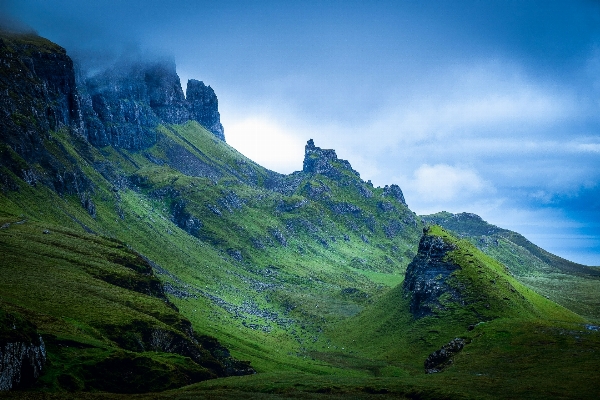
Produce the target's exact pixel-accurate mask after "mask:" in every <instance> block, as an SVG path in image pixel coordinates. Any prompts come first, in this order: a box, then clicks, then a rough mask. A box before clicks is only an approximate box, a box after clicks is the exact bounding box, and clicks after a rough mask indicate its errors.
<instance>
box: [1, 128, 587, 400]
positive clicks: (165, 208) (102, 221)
mask: <svg viewBox="0 0 600 400" xmlns="http://www.w3.org/2000/svg"><path fill="white" fill-rule="evenodd" d="M52 140H53V141H54V142H53V143H52V145H51V146H50V145H48V146H49V148H51V150H52V149H54V150H52V151H58V150H57V149H59V150H60V149H64V151H62V150H61V152H62V153H63V155H62V156H61V157H63V158H62V162H63V163H64V164H65V165H70V166H72V167H74V166H80V170H81V171H82V173H83V174H84V175H85V176H86V177H87V178H88V179H89V180H90V182H91V187H93V190H91V191H90V196H91V198H92V200H93V202H94V204H95V207H96V215H95V216H92V215H90V214H89V213H88V212H87V211H86V210H85V209H84V208H83V207H82V206H81V201H80V199H79V197H78V195H77V193H65V194H63V195H62V196H59V195H58V194H57V193H55V192H53V191H51V190H49V189H47V188H46V187H44V186H42V185H38V186H37V187H33V186H30V185H27V184H25V183H24V182H22V181H19V180H18V179H17V178H15V179H17V182H19V188H18V190H13V191H4V192H2V193H0V226H1V225H3V224H5V223H8V224H10V225H9V226H8V228H5V229H0V238H1V240H2V242H1V243H2V246H3V248H2V250H3V251H2V256H1V258H0V260H1V264H0V274H1V276H2V279H1V280H0V293H2V302H1V307H0V308H2V309H5V310H7V311H10V312H17V313H20V314H21V315H24V316H25V317H26V318H27V319H29V320H31V321H32V322H34V323H35V324H36V325H37V327H38V329H39V331H40V332H41V333H42V335H45V337H47V338H49V339H50V340H49V342H48V343H49V351H50V354H51V361H52V364H51V367H49V369H48V371H47V372H46V374H45V375H44V378H42V380H41V384H40V385H41V386H40V387H41V388H43V389H44V390H50V391H53V390H67V389H68V388H71V389H73V390H80V389H83V388H87V387H91V386H89V385H92V383H90V382H91V378H89V376H88V377H87V378H86V376H87V375H86V374H88V373H89V371H91V370H93V368H94V367H93V366H94V365H99V364H101V363H102V362H106V363H108V364H110V362H109V361H106V360H113V362H116V361H114V360H121V361H119V362H123V363H132V364H134V365H139V366H140V368H142V369H143V368H149V369H150V370H152V371H154V372H155V373H156V374H157V375H156V376H165V375H168V376H172V380H171V381H166V383H165V384H164V385H163V386H162V387H161V388H162V389H165V388H167V387H174V386H177V385H182V384H183V383H182V382H183V381H184V380H185V379H188V378H189V377H190V376H192V375H193V374H194V373H200V372H201V371H200V372H199V371H196V370H195V369H194V368H196V367H194V365H192V364H189V362H188V361H186V360H185V359H184V358H183V357H180V356H177V355H172V354H167V353H161V352H158V353H155V352H144V353H136V352H133V351H131V350H128V349H127V348H126V346H125V347H123V346H124V345H123V343H118V337H120V336H123V335H122V333H123V331H124V329H126V328H127V327H129V326H130V325H131V322H132V321H142V322H144V323H146V324H149V325H151V326H154V327H161V328H162V329H175V328H173V326H174V324H175V325H177V324H178V322H177V321H181V320H182V319H187V320H189V321H190V322H191V324H192V326H193V328H194V330H195V331H196V332H198V333H199V334H206V335H211V336H214V337H217V338H218V339H219V341H220V342H221V343H223V344H224V345H225V346H226V347H227V348H228V349H229V350H230V351H231V353H232V355H233V356H235V357H237V358H238V359H242V360H250V361H251V362H252V366H253V367H254V368H255V369H256V370H257V371H258V372H259V373H258V374H257V375H255V376H252V377H243V378H233V377H232V378H227V379H218V380H213V381H210V382H205V383H202V384H197V385H194V386H191V387H186V388H185V389H182V390H178V391H175V392H165V393H164V394H151V395H143V396H139V397H141V398H161V397H165V396H169V397H172V398H192V397H194V396H206V397H209V396H210V397H214V398H219V396H221V397H223V398H226V397H228V396H231V397H250V398H252V397H258V396H267V397H272V398H281V397H309V398H310V397H315V398H320V397H322V396H324V395H326V394H327V395H331V396H339V397H342V396H352V397H356V398H361V397H364V398H370V397H372V396H386V395H387V396H396V397H400V398H401V397H402V396H405V397H407V398H416V397H418V398H469V397H473V398H486V397H494V396H490V395H489V394H488V390H492V389H493V390H494V391H496V390H504V391H505V392H506V393H507V397H509V394H510V393H516V394H519V396H520V395H524V394H531V393H530V392H531V390H533V389H531V390H530V392H527V390H528V389H527V388H526V384H525V383H523V384H521V383H515V382H514V381H515V380H517V378H518V377H519V376H527V377H528V379H529V377H531V382H532V383H531V385H532V387H535V388H536V390H539V386H540V385H541V384H542V383H544V380H543V373H544V371H545V370H548V371H550V370H551V369H552V371H554V370H553V369H558V368H559V365H560V363H559V361H560V359H561V358H568V362H566V363H565V365H566V366H567V367H568V370H567V372H566V373H567V375H568V374H574V373H575V372H576V371H577V364H576V363H575V361H572V360H571V358H569V357H572V358H573V360H575V359H576V357H581V358H579V359H580V360H582V362H583V364H582V368H581V370H580V372H581V374H582V375H581V376H582V377H581V378H577V379H573V380H572V383H554V382H553V381H551V380H549V381H548V382H546V383H547V390H546V389H544V390H542V391H541V392H540V393H542V394H546V395H548V394H552V393H554V392H552V391H556V393H558V394H560V395H562V394H565V393H569V392H568V391H569V390H575V391H576V392H577V393H581V395H582V396H583V397H585V396H587V395H589V394H590V393H591V390H588V389H587V388H585V389H577V388H576V387H575V386H574V385H575V384H579V383H580V382H582V381H583V380H585V377H586V376H590V375H589V374H591V373H592V367H593V366H594V365H596V366H597V362H595V361H594V356H595V355H596V354H595V352H596V348H597V347H596V346H597V342H598V337H597V334H596V333H594V332H593V331H589V332H588V331H586V330H585V328H582V327H583V324H584V320H583V319H582V318H580V317H578V316H576V315H574V314H573V313H571V312H569V311H568V310H566V309H565V308H562V307H559V306H557V305H555V304H554V303H552V302H550V301H548V300H547V299H546V298H544V297H543V296H540V295H537V294H536V293H535V292H534V291H532V290H530V289H529V288H528V287H526V286H525V285H524V284H523V283H522V282H523V281H518V280H517V279H515V278H514V277H513V276H511V274H510V273H509V271H507V270H506V268H505V267H504V266H503V265H501V264H500V263H498V262H497V261H495V260H494V259H492V258H491V257H488V256H485V255H483V254H481V253H480V252H479V250H477V249H476V248H475V247H474V246H473V245H472V244H471V243H469V242H467V241H464V240H463V241H459V240H458V239H456V238H453V237H452V236H451V235H450V234H448V233H447V232H444V231H442V230H439V229H438V228H434V229H433V231H432V232H433V233H432V234H436V235H440V236H442V237H444V240H448V241H454V242H456V243H457V244H458V245H459V246H458V250H457V251H455V252H454V253H453V254H452V255H451V257H452V259H453V260H454V261H455V262H457V263H458V264H460V265H461V266H463V267H464V268H463V269H461V270H460V272H459V273H457V274H456V275H455V276H454V277H453V279H454V281H453V284H454V285H456V286H457V287H461V288H467V289H465V290H466V291H465V296H466V298H467V299H469V302H470V304H472V307H473V308H474V309H475V312H473V310H472V309H469V310H463V309H461V308H460V307H456V305H453V304H451V303H447V304H446V305H447V308H448V312H447V313H446V314H443V313H442V314H439V315H435V316H431V317H426V318H424V319H422V320H419V321H415V320H413V318H412V316H411V315H410V313H409V312H408V299H407V298H406V296H405V295H404V293H403V291H402V289H401V283H402V282H403V279H404V272H405V270H406V267H407V265H408V263H409V262H410V260H411V259H412V257H413V256H414V254H415V252H416V249H417V243H418V239H419V237H420V235H421V230H422V225H421V223H420V221H419V219H418V218H416V216H415V215H414V213H412V212H411V211H410V210H409V209H408V208H407V207H406V206H404V205H403V204H400V203H399V202H397V201H395V200H392V199H390V198H384V197H383V189H382V188H373V187H367V186H366V184H365V183H364V182H362V181H361V180H360V179H359V178H358V177H357V176H356V175H354V174H352V173H350V172H349V171H347V170H345V169H343V168H342V167H343V166H341V167H340V168H342V169H343V171H342V173H341V174H340V178H339V179H338V180H335V179H331V178H330V177H327V176H323V175H314V176H310V175H301V174H296V175H292V176H287V177H282V176H278V175H274V173H272V172H270V171H268V170H266V169H264V168H262V167H260V166H258V165H256V164H255V163H253V162H251V161H250V160H248V159H246V158H245V157H243V156H242V155H240V154H239V153H237V152H236V151H235V150H233V149H232V148H230V147H229V146H227V145H226V144H225V143H223V142H222V141H219V140H216V139H214V137H213V135H212V134H211V133H209V132H207V131H206V130H204V129H203V128H201V127H200V126H199V125H197V124H196V123H188V124H186V125H182V126H163V127H161V128H160V129H159V140H158V142H157V144H156V145H155V146H153V147H152V148H150V149H147V150H144V151H140V152H131V151H124V150H116V149H114V148H110V147H106V148H102V149H95V148H91V147H86V146H83V145H82V144H81V143H80V142H79V141H78V140H77V139H76V138H74V137H72V136H71V135H69V134H68V133H67V132H56V133H54V134H53V135H52ZM182 149H183V150H182ZM145 153H150V154H152V156H153V157H155V158H156V159H160V160H162V165H158V164H156V163H153V162H151V161H150V160H149V158H148V157H147V156H146V155H145ZM177 154H179V155H181V154H185V155H186V157H187V155H189V154H191V155H193V156H194V157H196V158H197V159H198V160H201V162H202V163H204V164H203V165H205V166H208V167H206V168H208V169H198V171H199V172H198V173H197V174H192V173H189V174H187V175H186V174H183V173H182V172H181V171H180V170H179V169H181V168H182V166H181V165H182V164H181V162H180V161H181V160H178V159H177ZM99 165H104V167H103V168H99V167H98V166H99ZM203 168H204V167H203ZM344 168H345V167H344ZM203 171H204V172H203ZM207 171H208V172H207ZM101 172H102V173H101ZM273 179H275V180H277V179H279V180H280V182H283V183H281V186H282V188H281V190H279V189H278V190H272V188H269V187H267V186H268V185H270V184H271V183H269V182H271V181H272V180H273ZM361 185H363V186H364V187H363V191H361V190H360V187H361ZM323 187H326V188H327V190H325V191H324V192H323V193H325V195H323V197H315V195H314V193H313V192H311V190H312V189H311V188H323ZM364 188H367V189H368V190H369V191H370V192H371V197H368V196H365V195H364V193H365V192H364ZM276 189H277V188H276ZM383 202H387V203H389V204H383ZM348 205H352V206H353V207H355V208H349V206H348ZM390 205H391V206H392V208H391V209H390ZM175 207H179V209H180V211H181V213H182V215H185V219H189V218H192V217H193V218H196V219H197V220H198V221H201V227H200V228H199V229H197V230H196V231H194V232H192V234H190V233H188V232H187V231H186V230H185V229H182V226H179V225H178V224H177V223H176V222H177V221H176V218H174V210H175ZM357 209H358V211H357ZM215 210H216V211H215ZM349 210H350V211H349ZM352 210H354V211H352ZM217 211H218V212H217ZM20 221H25V222H24V223H22V224H15V223H16V222H20ZM394 224H396V225H394ZM180 225H181V224H180ZM398 227H399V228H398ZM183 228H185V227H183ZM44 230H49V231H50V233H49V234H44V233H43V231H44ZM91 232H93V233H91ZM138 254H142V255H143V256H144V258H143V259H142V260H143V262H142V261H140V260H139V259H138V258H137V257H138ZM145 260H149V262H150V263H149V264H148V265H151V268H152V269H153V271H154V272H153V273H154V275H152V276H149V274H148V273H147V270H144V269H143V268H142V266H143V265H146V264H145V263H148V261H145ZM128 263H130V264H132V265H137V266H138V267H139V268H141V269H139V268H138V269H136V268H130V267H127V264H128ZM478 267H481V268H478ZM144 271H146V272H144ZM154 276H155V277H157V278H158V279H160V281H161V282H162V284H164V285H165V287H166V288H167V297H168V300H169V301H170V302H172V303H173V304H174V305H175V306H176V307H177V308H178V309H179V310H180V314H177V313H176V312H175V311H174V310H173V308H172V307H170V306H169V305H168V303H166V302H165V301H164V299H160V298H158V297H156V296H149V295H147V294H145V293H143V292H144V288H146V289H147V288H151V287H153V286H152V285H153V284H154V283H153V282H155V281H154V279H155V278H154ZM544 276H545V275H544ZM491 281H494V282H493V283H492V282H491ZM32 288H35V290H32ZM592 288H593V285H591V284H590V286H589V287H588V288H586V290H592ZM511 289H512V290H511ZM513 290H514V292H513ZM554 290H556V291H560V290H559V288H556V289H554ZM140 291H141V292H142V293H140ZM544 294H545V293H544ZM484 297H485V298H484ZM505 298H507V299H508V300H505ZM576 298H577V297H574V298H573V299H576ZM567 303H568V302H565V304H567ZM574 303H575V300H573V301H571V303H568V304H567V305H569V304H571V305H572V304H574ZM486 304H489V305H490V308H489V309H488V308H486V307H485V305H486ZM582 309H583V308H582ZM482 320H484V321H486V322H485V323H484V324H481V325H478V326H477V327H476V328H475V329H474V330H472V331H468V330H467V327H468V326H469V325H471V324H476V323H478V322H480V321H482ZM115 327H117V328H115ZM561 329H563V330H564V332H567V331H568V332H571V331H573V332H580V331H581V332H584V333H586V335H584V336H581V335H580V337H585V340H583V339H582V340H581V341H577V340H576V339H573V340H571V339H568V340H566V341H564V340H562V339H561V337H563V336H564V335H563V334H561V332H563V331H561ZM582 329H583V330H582ZM175 330H177V329H175ZM503 331H507V332H508V333H509V335H508V336H507V337H504V336H503V335H504V334H503V333H501V332H503ZM115 332H118V334H117V333H115ZM499 332H500V333H499ZM456 336H460V337H464V338H466V339H468V340H470V341H471V344H469V345H468V346H467V349H469V350H464V351H463V352H462V353H460V354H459V356H457V357H456V359H455V364H454V366H453V367H451V368H450V369H448V370H447V371H445V372H444V373H442V374H438V375H435V376H432V375H425V374H424V373H423V361H424V359H425V358H426V357H427V356H428V355H429V354H430V353H431V352H432V351H434V350H437V349H439V348H440V347H441V346H442V345H443V344H445V343H447V342H448V341H449V340H451V339H452V338H454V337H456ZM569 337H570V336H569ZM573 337H574V336H573ZM538 341H539V342H543V343H546V342H549V343H550V345H548V346H546V347H545V348H544V349H542V348H537V347H535V346H533V345H534V344H535V343H537V342H538ZM64 343H77V345H76V346H69V347H68V348H67V347H65V346H64V345H62V344H64ZM512 343H514V344H512ZM511 346H512V347H511ZM524 349H527V351H526V352H525V355H521V356H519V354H520V352H523V351H524ZM531 349H533V350H531ZM585 351H588V353H585V354H584V352H585ZM561 352H563V353H561ZM467 353H469V354H468V355H469V357H467ZM580 353H581V354H580ZM561 354H562V356H561ZM573 354H577V356H573ZM488 355H489V356H490V357H491V358H490V360H495V361H493V362H492V361H489V362H488V361H487V359H486V357H488ZM139 357H142V358H141V359H140V358H139ZM510 357H515V359H516V360H521V358H519V357H522V358H523V362H522V365H524V366H525V367H524V368H525V369H524V370H519V371H520V372H519V373H516V372H515V373H513V371H512V369H509V368H507V367H506V364H505V363H504V364H503V363H502V360H506V359H508V358H510ZM579 359H578V360H579ZM123 360H126V361H123ZM536 360H537V361H536ZM538 361H539V363H541V364H539V365H538V364H536V362H538ZM518 362H521V361H518ZM494 363H495V364H494ZM594 363H596V364H594ZM494 368H496V369H494ZM481 371H483V372H481ZM528 371H531V374H530V375H528V374H529V372H528ZM161 374H162V375H161ZM478 374H481V375H478ZM519 374H520V375H519ZM568 376H570V375H568ZM186 377H188V378H186ZM170 379H171V378H170ZM503 379H506V383H503V382H504V381H503ZM106 380H109V379H108V378H106ZM61 382H62V383H61ZM509 382H512V383H510V385H509ZM139 384H141V383H140V382H137V383H135V382H134V383H133V385H134V386H135V385H139ZM86 385H88V386H86ZM169 385H173V386H169ZM511 385H512V386H514V388H513V389H511ZM92 386H93V385H92ZM94 387H96V388H99V389H102V390H111V388H109V387H101V386H100V385H99V384H96V386H94ZM511 390H512V391H511ZM28 394H29V393H28ZM7 396H10V395H7ZM32 396H34V394H32ZM78 396H80V397H81V398H98V397H103V396H105V395H103V394H80V395H78ZM51 397H52V396H51V395H50V398H51ZM540 397H541V395H540Z"/></svg>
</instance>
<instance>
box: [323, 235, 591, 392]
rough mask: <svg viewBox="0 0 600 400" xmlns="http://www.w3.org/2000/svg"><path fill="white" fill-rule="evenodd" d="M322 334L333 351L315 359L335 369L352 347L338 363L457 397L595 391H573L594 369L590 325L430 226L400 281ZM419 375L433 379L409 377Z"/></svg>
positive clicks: (495, 264)
mask: <svg viewBox="0 0 600 400" xmlns="http://www.w3.org/2000/svg"><path fill="white" fill-rule="evenodd" d="M328 334H329V335H330V337H331V338H332V340H333V341H334V342H335V343H336V345H337V350H335V351H334V350H331V349H329V350H325V351H324V353H323V354H320V355H319V357H321V358H326V357H329V358H330V359H334V360H338V362H340V363H342V362H344V357H343V356H342V354H343V351H340V349H344V348H346V349H347V348H351V349H352V350H353V351H352V352H350V354H347V355H346V357H350V356H351V357H353V358H355V359H365V360H368V359H371V365H374V366H375V365H377V361H379V365H378V366H377V370H378V371H379V373H380V374H383V375H388V374H398V375H399V376H403V373H402V372H401V371H405V372H404V374H406V375H405V376H415V378H414V379H415V380H414V381H413V382H414V383H416V382H423V381H428V382H429V383H430V385H431V386H432V387H435V386H437V385H440V386H443V387H446V388H450V387H452V388H453V391H455V393H463V394H464V395H469V394H470V395H474V396H475V397H480V396H481V397H487V396H488V395H491V396H490V397H492V398H521V397H523V398H548V397H552V396H556V395H558V393H563V394H566V393H580V394H579V395H580V396H581V397H586V396H593V391H594V390H596V389H597V385H592V386H593V387H594V388H592V387H589V388H588V389H586V390H582V386H585V385H588V383H586V378H585V377H586V376H587V377H588V379H589V378H590V377H591V376H592V375H593V374H594V373H595V372H594V368H595V367H594V365H595V364H596V362H595V361H594V359H593V358H594V357H595V356H594V353H595V352H596V351H597V349H598V345H599V344H600V335H599V334H598V330H597V327H595V326H592V325H586V324H585V320H584V319H583V318H581V317H580V316H578V315H576V314H574V313H572V312H571V311H569V310H567V309H565V308H563V307H561V306H559V305H557V304H555V303H553V302H551V301H549V300H547V299H546V298H544V297H543V296H540V295H538V294H537V293H535V292H534V291H532V290H531V289H529V288H527V287H526V286H524V285H523V284H521V283H520V282H518V281H517V280H516V279H515V278H513V277H512V276H511V274H510V273H509V271H508V270H507V269H506V267H504V266H503V265H502V264H500V263H499V262H497V261H495V260H494V259H492V258H490V257H489V256H486V255H485V254H483V253H482V252H481V251H479V250H478V249H476V248H475V247H474V246H473V245H472V244H470V243H469V242H468V241H465V240H459V239H457V238H455V237H453V236H452V235H450V234H449V233H447V232H446V231H444V230H443V229H442V228H440V227H437V226H432V227H430V228H428V229H426V231H425V232H424V235H423V237H422V239H421V241H420V244H419V251H418V254H417V256H416V257H415V258H414V260H413V261H412V262H411V264H410V265H409V266H408V269H407V273H406V279H405V281H404V283H403V284H402V285H399V286H397V287H395V288H394V289H392V290H390V291H389V292H388V293H387V294H385V295H384V296H383V297H382V298H381V299H379V300H377V301H376V302H375V303H374V304H372V305H370V306H369V307H368V308H366V309H365V310H364V311H363V312H362V313H361V314H359V315H358V316H356V317H354V318H352V319H350V320H349V321H346V322H345V323H344V324H340V325H338V326H337V327H336V328H335V329H333V330H332V331H330V332H328ZM592 349H593V350H592ZM588 352H589V353H588ZM340 353H342V354H340ZM583 354H586V355H585V356H583V357H581V356H582V355H583ZM556 370H560V379H558V377H557V374H556V372H555V371H556ZM441 371H443V373H440V372H441ZM423 372H427V373H428V374H434V375H435V377H434V376H432V377H431V378H425V377H422V378H418V376H419V373H420V374H422V373H423ZM467 377H469V378H467ZM477 377H481V378H477ZM407 379H408V378H407ZM553 379H558V382H560V384H557V383H556V382H553ZM467 380H468V382H469V384H468V387H467V386H465V382H466V381H467ZM492 388H494V389H492ZM492 390H493V391H492ZM475 393H479V394H475Z"/></svg>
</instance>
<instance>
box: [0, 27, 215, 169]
mask: <svg viewBox="0 0 600 400" xmlns="http://www.w3.org/2000/svg"><path fill="white" fill-rule="evenodd" d="M0 36H1V37H0V58H1V62H0V115H2V118H1V119H0V128H1V135H2V137H1V139H2V141H3V142H4V143H6V144H8V145H9V146H10V147H11V149H12V150H14V151H15V152H16V153H17V154H19V155H20V156H21V157H23V158H24V159H25V160H26V161H30V162H34V163H35V162H40V161H43V160H44V159H47V158H48V155H47V152H45V151H43V146H42V141H43V140H44V139H45V138H47V135H48V133H49V132H50V131H56V130H58V129H60V128H61V127H68V128H69V129H71V130H72V131H73V132H75V133H77V134H80V135H82V136H83V137H85V138H86V139H88V140H89V142H90V143H91V144H93V145H95V146H106V145H112V146H115V147H119V148H125V149H129V150H140V149H143V148H147V147H149V146H151V145H153V144H154V143H155V142H156V133H155V131H154V130H155V128H156V127H157V126H158V124H159V123H167V124H181V123H184V122H186V121H189V120H194V121H197V122H198V123H200V124H201V125H202V126H204V127H205V128H206V129H208V130H209V131H210V132H212V133H213V134H214V135H215V136H216V137H218V138H219V139H221V140H225V136H224V130H223V126H222V125H221V122H220V114H219V111H218V100H217V96H216V95H215V92H214V91H213V89H212V88H211V87H210V86H206V85H204V83H203V82H201V81H197V80H194V79H191V80H190V81H189V82H188V87H187V96H188V97H187V99H186V97H185V96H184V94H183V90H182V88H181V83H180V80H179V76H178V75H177V73H176V71H175V63H174V62H172V61H168V60H158V61H152V62H139V63H136V64H132V65H127V66H122V65H119V66H116V67H113V68H110V69H108V70H106V71H104V72H101V73H99V74H96V75H94V76H92V77H89V78H79V79H77V80H76V74H75V71H74V67H73V61H72V60H71V58H70V57H69V56H68V55H67V54H66V51H65V49H63V48H62V47H60V46H58V45H56V44H54V43H52V42H50V41H48V40H46V39H43V38H40V37H39V36H36V35H34V34H26V35H23V34H12V33H9V32H2V31H0ZM5 156H6V155H5ZM5 164H10V163H5ZM14 172H15V173H17V175H23V173H22V171H18V168H15V169H14Z"/></svg>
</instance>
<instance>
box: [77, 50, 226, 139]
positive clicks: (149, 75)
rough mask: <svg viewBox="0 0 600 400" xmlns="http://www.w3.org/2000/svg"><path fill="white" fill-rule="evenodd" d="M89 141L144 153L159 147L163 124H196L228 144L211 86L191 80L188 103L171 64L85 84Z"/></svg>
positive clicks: (114, 71) (137, 66) (126, 70)
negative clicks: (158, 129)
mask: <svg viewBox="0 0 600 400" xmlns="http://www.w3.org/2000/svg"><path fill="white" fill-rule="evenodd" d="M82 86H83V87H84V88H85V89H84V90H85V92H86V97H85V99H84V102H85V104H86V106H87V107H85V108H84V115H85V116H86V121H87V123H88V126H92V127H93V129H91V130H88V132H89V133H88V136H89V137H90V138H91V141H92V143H94V144H97V145H107V144H112V145H114V146H117V147H123V148H132V149H135V148H143V147H147V146H149V145H152V144H153V143H154V140H155V139H154V137H153V133H152V130H153V129H154V128H156V126H157V125H158V124H159V123H161V122H162V123H168V124H182V123H184V122H186V121H188V120H195V121H197V122H198V123H200V124H201V125H202V126H204V127H205V128H206V129H208V130H209V131H211V132H212V133H213V134H214V135H215V136H216V137H218V138H219V139H221V140H225V135H224V133H223V126H222V125H221V122H220V115H219V111H218V101H217V96H216V94H215V93H214V91H213V90H212V89H211V88H210V87H206V86H204V84H203V83H201V82H198V81H195V80H190V81H189V82H188V90H187V93H188V98H187V99H186V97H185V96H184V94H183V90H182V87H181V82H180V79H179V76H178V75H177V72H176V70H175V62H174V61H172V60H170V59H159V60H154V61H150V60H148V61H144V62H137V63H135V62H134V63H131V64H125V65H124V66H118V67H116V68H111V69H108V70H106V71H104V72H101V73H98V74H95V75H94V76H92V77H89V78H87V79H85V80H84V82H82Z"/></svg>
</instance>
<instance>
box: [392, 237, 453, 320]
mask: <svg viewBox="0 0 600 400" xmlns="http://www.w3.org/2000/svg"><path fill="white" fill-rule="evenodd" d="M454 249H455V246H454V245H453V244H451V243H448V242H446V241H444V239H443V238H441V237H439V236H435V235H430V234H429V230H428V229H427V228H426V229H425V230H424V232H423V236H422V237H421V241H420V242H419V250H418V251H417V255H416V256H415V258H414V259H413V260H412V262H411V263H410V264H408V267H407V268H406V277H405V279H404V284H403V288H404V291H405V293H406V295H407V296H410V312H411V313H412V314H413V316H414V317H415V318H421V317H424V316H426V315H431V314H433V313H434V310H436V309H440V308H441V307H442V305H441V303H440V300H439V299H440V297H441V296H442V295H444V294H448V295H449V296H451V297H452V298H460V294H459V293H458V292H457V291H456V290H455V289H454V288H453V287H451V286H450V285H448V282H447V279H448V276H449V275H450V274H451V273H452V272H454V271H455V270H457V269H459V268H460V267H459V266H458V265H457V264H456V263H454V262H452V261H450V260H447V259H446V255H447V254H448V253H449V252H450V251H452V250H454Z"/></svg>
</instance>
